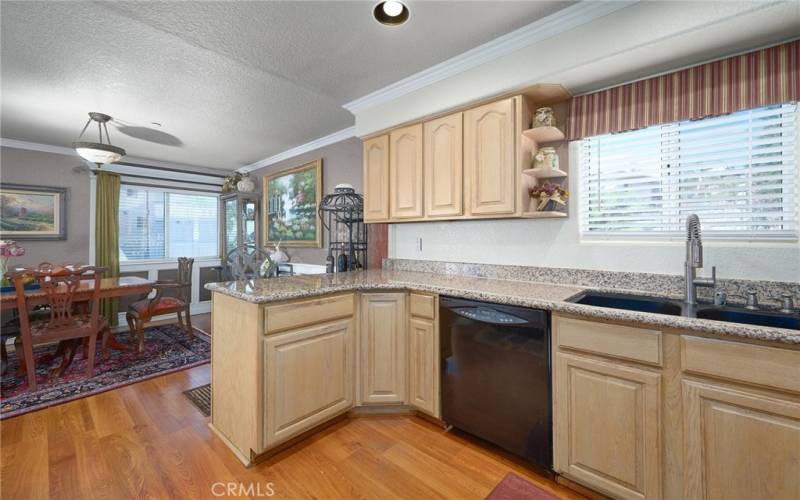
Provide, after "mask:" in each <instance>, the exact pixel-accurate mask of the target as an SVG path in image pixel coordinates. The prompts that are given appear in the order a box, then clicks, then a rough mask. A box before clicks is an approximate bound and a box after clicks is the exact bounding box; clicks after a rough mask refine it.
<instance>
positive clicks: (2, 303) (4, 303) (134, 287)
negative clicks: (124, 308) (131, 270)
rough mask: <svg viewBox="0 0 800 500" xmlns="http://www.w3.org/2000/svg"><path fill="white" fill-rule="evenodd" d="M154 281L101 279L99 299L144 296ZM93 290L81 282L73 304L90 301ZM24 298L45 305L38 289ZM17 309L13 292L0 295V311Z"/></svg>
mask: <svg viewBox="0 0 800 500" xmlns="http://www.w3.org/2000/svg"><path fill="white" fill-rule="evenodd" d="M154 284H155V281H153V280H149V279H145V278H140V277H138V276H123V277H119V278H103V279H101V280H100V298H102V299H109V298H115V297H125V296H129V295H144V294H146V293H149V292H150V290H152V289H153V285H154ZM93 289H94V281H93V280H82V281H81V283H80V285H78V289H77V291H76V292H75V298H74V300H73V302H80V301H81V300H89V299H91V295H92V290H93ZM25 297H26V298H27V299H28V305H29V306H36V305H41V304H46V303H47V295H46V294H45V293H44V290H42V289H40V288H36V289H32V290H26V291H25ZM16 308H17V294H16V293H15V292H13V291H10V292H3V293H0V310H2V311H6V310H9V309H16Z"/></svg>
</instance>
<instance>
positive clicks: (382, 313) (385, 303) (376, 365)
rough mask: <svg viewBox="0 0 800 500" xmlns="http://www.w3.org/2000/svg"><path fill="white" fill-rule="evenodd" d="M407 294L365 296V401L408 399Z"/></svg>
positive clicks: (362, 336) (362, 342)
mask: <svg viewBox="0 0 800 500" xmlns="http://www.w3.org/2000/svg"><path fill="white" fill-rule="evenodd" d="M405 297H406V296H405V294H404V293H365V294H363V295H362V296H361V310H360V314H361V328H360V331H359V337H360V338H359V344H360V346H359V347H360V350H361V364H360V377H359V378H360V382H361V401H362V402H364V403H404V402H405V401H406V370H407V368H406V351H407V345H406V342H407V340H406V324H407V322H406V298H405Z"/></svg>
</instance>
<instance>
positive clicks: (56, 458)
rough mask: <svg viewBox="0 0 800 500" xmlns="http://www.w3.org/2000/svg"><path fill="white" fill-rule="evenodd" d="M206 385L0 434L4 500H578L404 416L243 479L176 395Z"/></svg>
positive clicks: (23, 424)
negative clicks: (527, 484)
mask: <svg viewBox="0 0 800 500" xmlns="http://www.w3.org/2000/svg"><path fill="white" fill-rule="evenodd" d="M192 320H193V322H196V323H198V324H197V326H198V327H199V328H201V329H204V330H206V331H208V330H207V329H206V328H203V326H201V325H200V324H199V323H200V322H199V321H195V318H194V317H193V318H192ZM209 378H210V368H209V366H208V365H205V366H199V367H196V368H192V369H189V370H185V371H181V372H177V373H173V374H170V375H165V376H163V377H158V378H155V379H151V380H147V381H144V382H140V383H138V384H134V385H130V386H127V387H122V388H119V389H115V390H112V391H109V392H105V393H102V394H98V395H95V396H92V397H88V398H84V399H80V400H77V401H73V402H71V403H67V404H63V405H60V406H55V407H52V408H48V409H46V410H42V411H38V412H34V413H29V414H27V415H23V416H21V417H16V418H12V419H9V420H5V421H3V422H1V423H0V489H1V490H2V497H3V498H9V499H10V498H15V499H27V498H59V499H71V498H80V499H83V498H109V499H117V498H144V497H149V498H217V497H219V496H220V495H219V493H225V492H226V491H229V492H232V493H241V495H232V496H251V497H258V496H259V493H260V494H261V495H260V496H266V495H267V494H268V493H270V492H274V496H272V498H321V499H329V498H381V499H386V498H409V499H412V498H413V499H416V500H418V499H428V498H449V499H452V498H475V499H480V498H484V497H485V496H486V495H487V494H488V493H489V492H490V491H491V490H492V488H494V486H495V485H496V484H497V483H498V482H499V481H500V480H501V479H502V478H503V477H504V476H505V474H506V473H508V472H510V471H514V472H516V473H517V474H519V475H521V476H523V477H526V478H527V479H528V480H530V481H531V482H533V483H536V484H538V485H539V486H541V487H542V488H543V489H546V490H547V491H550V492H553V493H554V494H556V495H558V496H560V497H563V498H581V497H580V495H578V494H576V493H574V492H572V491H571V490H568V489H566V488H564V487H562V486H560V485H557V484H555V483H554V482H553V481H550V480H549V479H547V478H544V477H542V476H538V475H537V474H535V473H534V472H532V471H530V470H528V469H526V468H525V467H523V466H522V465H520V464H519V463H517V462H516V461H514V460H512V459H510V458H509V457H507V456H505V455H504V454H501V453H499V452H497V451H494V450H491V449H487V448H485V447H483V446H481V445H479V444H478V443H477V442H475V441H474V440H472V439H471V438H467V437H465V436H461V435H457V434H454V433H446V432H444V430H442V429H441V428H439V427H437V426H435V425H434V424H431V423H429V422H427V421H425V420H422V419H420V418H417V417H409V416H369V417H358V418H348V419H346V420H343V421H341V422H338V423H336V424H334V425H333V426H331V427H329V428H327V429H325V430H323V431H321V432H320V433H318V434H316V435H314V436H312V437H311V438H309V439H307V440H305V441H303V442H301V443H299V444H297V445H295V446H293V447H291V448H289V449H287V450H285V451H283V452H281V453H280V454H278V455H276V456H274V457H272V458H270V459H269V460H267V461H266V462H264V463H261V464H259V465H257V466H255V467H253V468H251V469H246V468H244V467H243V466H242V465H241V464H240V463H239V462H238V460H237V459H236V458H235V457H234V456H233V454H232V453H231V452H230V451H229V450H228V449H227V448H226V447H225V445H224V444H223V443H222V441H220V440H219V439H218V438H216V437H215V436H214V435H213V434H212V433H211V432H210V431H209V429H208V427H207V422H208V419H207V418H205V417H204V416H203V415H202V414H201V413H200V412H199V411H198V410H197V409H196V408H194V406H192V405H191V403H189V401H188V400H187V399H186V398H185V397H184V396H183V394H182V392H183V391H184V390H186V389H189V388H192V387H196V386H198V385H202V384H204V383H208V381H209ZM228 488H232V489H231V490H228ZM215 493H216V494H217V495H216V496H215Z"/></svg>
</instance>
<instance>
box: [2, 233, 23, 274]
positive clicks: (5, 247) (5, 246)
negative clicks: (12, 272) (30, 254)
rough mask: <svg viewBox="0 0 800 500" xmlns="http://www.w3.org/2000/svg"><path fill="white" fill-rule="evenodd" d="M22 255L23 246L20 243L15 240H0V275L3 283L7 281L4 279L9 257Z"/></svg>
mask: <svg viewBox="0 0 800 500" xmlns="http://www.w3.org/2000/svg"><path fill="white" fill-rule="evenodd" d="M22 255H25V248H24V247H23V246H22V245H20V244H19V243H17V242H16V241H11V240H0V276H1V277H2V282H3V283H4V284H5V283H6V282H7V281H8V280H6V271H7V270H8V259H10V258H11V257H20V256H22Z"/></svg>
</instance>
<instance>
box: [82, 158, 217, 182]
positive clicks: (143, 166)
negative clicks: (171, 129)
mask: <svg viewBox="0 0 800 500" xmlns="http://www.w3.org/2000/svg"><path fill="white" fill-rule="evenodd" d="M112 165H125V166H127V167H136V168H149V169H152V170H162V171H165V172H178V173H181V174H194V175H204V176H206V177H216V178H218V179H224V178H226V177H227V175H222V174H209V173H205V172H196V171H194V170H183V169H180V168H172V167H156V166H152V165H141V164H139V163H128V162H124V161H118V162H116V163H113V164H112ZM97 170H100V169H93V171H97ZM114 173H117V172H114Z"/></svg>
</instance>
